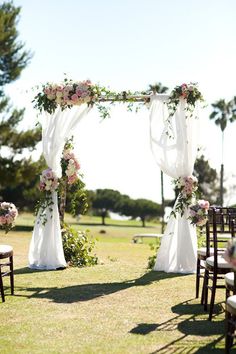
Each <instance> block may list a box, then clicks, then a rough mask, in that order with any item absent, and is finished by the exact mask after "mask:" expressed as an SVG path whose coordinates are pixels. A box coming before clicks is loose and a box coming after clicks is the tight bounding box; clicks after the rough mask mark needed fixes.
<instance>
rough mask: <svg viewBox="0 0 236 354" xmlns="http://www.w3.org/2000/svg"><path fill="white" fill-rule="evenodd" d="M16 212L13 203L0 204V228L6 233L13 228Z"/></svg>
mask: <svg viewBox="0 0 236 354" xmlns="http://www.w3.org/2000/svg"><path fill="white" fill-rule="evenodd" d="M17 216H18V211H17V209H16V206H15V205H14V204H13V203H8V202H2V203H0V227H1V228H2V229H3V230H5V232H6V233H8V232H9V231H10V230H11V229H12V228H13V226H14V222H15V220H16V218H17Z"/></svg>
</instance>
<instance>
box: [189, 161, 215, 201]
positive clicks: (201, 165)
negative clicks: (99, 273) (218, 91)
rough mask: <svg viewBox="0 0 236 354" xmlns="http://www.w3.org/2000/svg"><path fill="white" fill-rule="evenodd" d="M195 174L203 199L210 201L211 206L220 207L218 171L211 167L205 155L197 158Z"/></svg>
mask: <svg viewBox="0 0 236 354" xmlns="http://www.w3.org/2000/svg"><path fill="white" fill-rule="evenodd" d="M193 174H194V175H195V176H196V177H197V179H198V188H199V191H200V193H201V195H202V198H204V199H206V200H208V201H209V202H210V204H216V205H219V203H220V198H219V177H218V175H217V171H216V170H215V169H214V168H212V167H211V166H210V164H209V161H207V160H206V158H205V157H204V156H203V155H201V156H200V157H198V158H197V160H196V162H195V164H194V172H193Z"/></svg>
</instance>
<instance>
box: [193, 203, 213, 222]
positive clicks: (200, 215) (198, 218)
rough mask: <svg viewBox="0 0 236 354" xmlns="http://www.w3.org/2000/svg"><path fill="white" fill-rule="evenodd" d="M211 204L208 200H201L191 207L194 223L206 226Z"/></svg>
mask: <svg viewBox="0 0 236 354" xmlns="http://www.w3.org/2000/svg"><path fill="white" fill-rule="evenodd" d="M209 207H210V204H209V202H208V201H207V200H199V201H198V202H197V203H196V204H194V205H190V207H189V214H190V216H189V219H190V220H191V224H192V225H196V226H204V225H205V224H206V223H207V215H208V210H209Z"/></svg>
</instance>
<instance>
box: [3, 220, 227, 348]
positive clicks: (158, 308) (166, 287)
mask: <svg viewBox="0 0 236 354" xmlns="http://www.w3.org/2000/svg"><path fill="white" fill-rule="evenodd" d="M67 218H68V219H70V218H69V217H67ZM70 221H72V222H73V223H74V224H75V226H76V227H78V228H81V229H83V228H89V229H90V230H91V233H92V235H93V236H94V237H95V238H98V242H97V243H96V253H97V255H98V257H99V259H100V264H99V265H97V266H94V267H90V268H80V269H78V268H68V269H66V270H63V271H32V270H29V269H28V268H27V252H28V247H29V242H30V237H31V232H30V231H28V230H29V229H30V228H31V227H32V225H33V223H32V217H31V216H30V215H27V214H24V215H22V216H21V217H20V218H19V219H18V222H17V229H16V230H18V231H12V232H10V233H9V234H8V235H7V236H5V235H4V234H3V233H2V232H1V233H0V243H7V244H11V245H12V246H13V247H14V252H15V253H14V261H15V296H10V295H9V294H10V291H9V281H8V279H6V278H4V284H5V285H6V287H7V288H6V295H7V296H6V302H5V303H1V302H0V324H1V331H0V353H1V354H14V353H30V354H32V353H53V354H54V353H58V354H59V353H79V354H80V353H96V354H97V353H101V354H104V353H105V354H106V353H109V354H110V353H122V354H126V353H127V354H128V353H129V354H130V353H177V354H178V353H204V354H208V353H211V352H212V353H224V350H223V348H224V341H223V335H224V314H223V313H222V309H221V307H220V306H218V314H217V316H215V317H214V320H213V321H212V323H210V322H208V320H207V315H206V314H205V313H204V312H203V309H202V307H201V306H200V305H199V300H195V299H194V294H195V276H194V275H187V276H181V275H179V274H177V275H176V274H165V273H163V272H149V271H147V269H146V266H147V259H148V257H149V256H150V255H151V254H152V252H151V251H150V247H149V245H148V244H147V243H144V244H133V243H132V242H131V238H132V235H133V234H134V233H137V232H143V229H142V228H141V227H139V226H138V224H134V225H132V224H131V222H128V223H127V222H119V223H117V222H114V221H111V220H109V226H105V227H104V226H101V225H98V224H97V221H98V219H93V218H83V219H81V220H80V223H81V225H78V224H77V223H76V221H75V220H72V219H71V220H70ZM86 223H87V224H89V225H87V224H86ZM94 224H95V225H94ZM101 230H105V231H106V233H105V234H101V233H100V231H101ZM145 232H160V227H159V225H155V224H149V225H148V228H146V229H145ZM217 300H218V302H222V301H223V300H224V292H223V291H220V290H219V291H218V298H217Z"/></svg>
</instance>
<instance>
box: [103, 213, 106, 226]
mask: <svg viewBox="0 0 236 354" xmlns="http://www.w3.org/2000/svg"><path fill="white" fill-rule="evenodd" d="M105 217H106V215H102V225H106V223H105Z"/></svg>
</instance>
